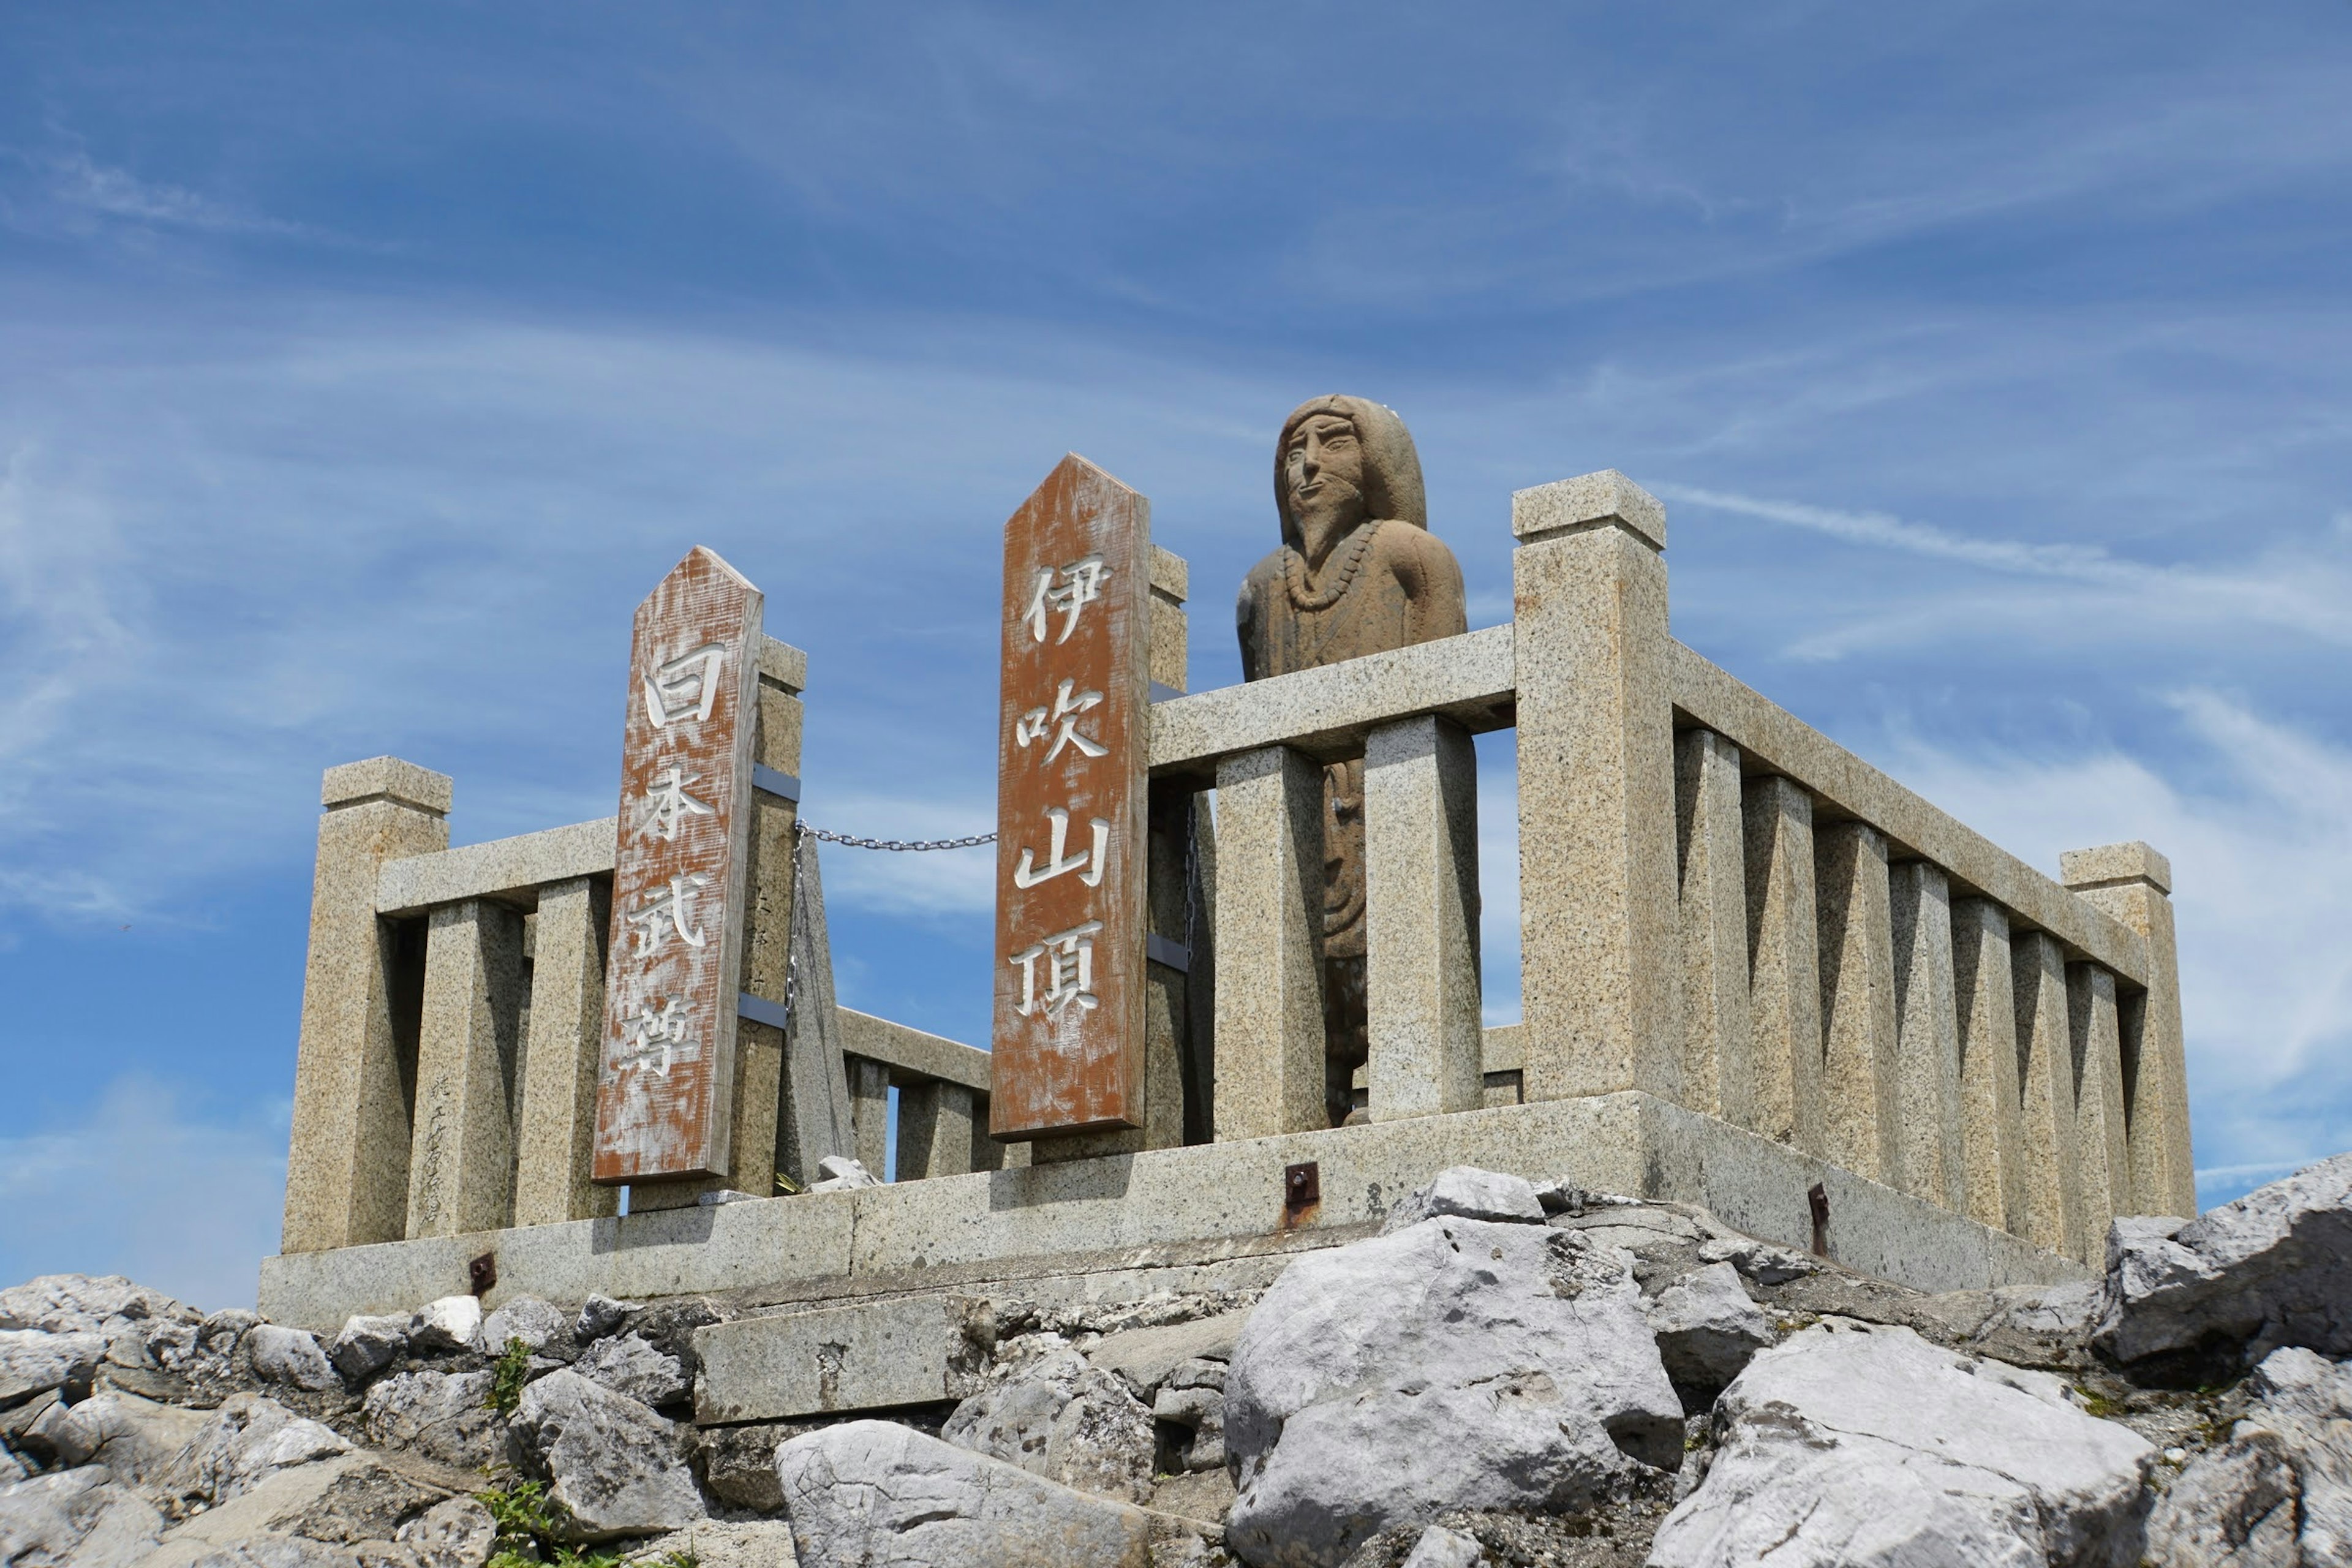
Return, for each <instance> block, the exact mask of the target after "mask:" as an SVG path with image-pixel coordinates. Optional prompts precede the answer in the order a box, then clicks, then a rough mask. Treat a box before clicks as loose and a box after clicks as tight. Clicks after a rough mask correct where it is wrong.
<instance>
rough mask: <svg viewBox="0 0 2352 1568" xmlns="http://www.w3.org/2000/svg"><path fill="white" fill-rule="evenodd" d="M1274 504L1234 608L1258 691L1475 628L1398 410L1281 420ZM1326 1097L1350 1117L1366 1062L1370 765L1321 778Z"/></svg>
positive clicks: (1340, 768)
mask: <svg viewBox="0 0 2352 1568" xmlns="http://www.w3.org/2000/svg"><path fill="white" fill-rule="evenodd" d="M1274 499H1275V505H1276V508H1277V509H1278V510H1280V512H1281V514H1282V547H1281V548H1280V549H1278V550H1276V552H1274V553H1273V554H1271V555H1269V556H1267V557H1266V558H1265V560H1263V561H1261V562H1259V563H1257V564H1256V565H1255V566H1254V567H1252V568H1251V569H1250V574H1249V575H1248V576H1247V577H1246V578H1244V579H1243V581H1242V592H1241V602H1240V604H1239V605H1238V606H1237V619H1238V621H1239V624H1240V632H1241V643H1242V679H1244V680H1262V679H1265V677H1267V676H1269V675H1288V674H1290V673H1291V672H1293V671H1294V670H1301V669H1313V668H1318V667H1319V666H1322V665H1327V664H1337V663H1339V661H1340V660H1341V659H1344V658H1358V657H1360V656H1361V655H1364V654H1368V653H1384V652H1386V651H1387V650H1389V649H1391V648H1398V647H1407V646H1409V645H1411V644H1413V643H1422V642H1430V641H1433V640H1434V639H1435V638H1438V637H1453V636H1454V635H1455V634H1457V633H1460V632H1464V631H1466V630H1468V629H1469V623H1468V620H1467V619H1466V617H1465V612H1464V607H1463V598H1462V568H1461V566H1460V564H1459V563H1456V562H1455V561H1454V552H1452V551H1450V550H1448V549H1446V548H1445V546H1444V544H1442V543H1440V542H1438V540H1437V537H1436V536H1435V535H1434V534H1433V533H1431V532H1430V531H1429V508H1428V503H1427V501H1426V500H1424V499H1423V494H1422V487H1421V458H1420V457H1419V456H1418V455H1417V454H1416V453H1415V452H1414V451H1413V447H1412V436H1411V435H1410V434H1409V433H1408V432H1407V431H1406V430H1405V427H1404V421H1403V420H1402V419H1399V418H1398V417H1397V416H1396V414H1395V412H1394V411H1393V410H1391V409H1389V408H1386V407H1383V406H1382V405H1380V404H1377V403H1370V402H1367V401H1366V400H1364V399H1363V398H1360V397H1339V396H1331V397H1318V398H1315V399H1313V400H1311V401H1309V402H1307V403H1302V404H1300V405H1298V407H1297V408H1296V409H1294V410H1293V411H1292V412H1291V416H1290V417H1289V418H1287V419H1286V420H1284V421H1283V423H1282V439H1281V441H1280V442H1279V443H1278V444H1277V445H1276V447H1275V455H1274ZM1323 834H1324V838H1323V843H1324V910H1323V931H1324V963H1323V1047H1324V1054H1325V1067H1326V1075H1327V1076H1326V1079H1325V1090H1324V1100H1325V1104H1326V1106H1327V1108H1328V1110H1329V1112H1330V1117H1331V1121H1332V1124H1333V1125H1335V1126H1336V1125H1338V1124H1339V1122H1341V1121H1345V1120H1346V1119H1347V1116H1348V1111H1349V1103H1350V1100H1351V1098H1352V1088H1351V1086H1352V1081H1353V1079H1354V1075H1355V1069H1356V1068H1359V1067H1360V1066H1362V1065H1363V1062H1364V1059H1365V1056H1366V1051H1367V1041H1366V1039H1365V1033H1364V1029H1365V1013H1364V1008H1365V992H1364V764H1363V761H1362V759H1361V758H1358V759H1355V760H1353V761H1350V762H1345V763H1332V764H1331V765H1330V766H1329V767H1328V768H1326V769H1325V770H1324V774H1323Z"/></svg>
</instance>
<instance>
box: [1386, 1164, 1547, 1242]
mask: <svg viewBox="0 0 2352 1568" xmlns="http://www.w3.org/2000/svg"><path fill="white" fill-rule="evenodd" d="M1439 1215H1459V1216H1460V1217H1462V1218H1464V1219H1491V1220H1506V1221H1509V1220H1516V1221H1517V1222H1519V1223H1521V1224H1523V1225H1541V1224H1543V1222H1544V1206H1543V1204H1542V1202H1541V1201H1540V1200H1538V1197H1537V1196H1536V1188H1535V1184H1534V1183H1532V1182H1530V1181H1528V1179H1527V1178H1526V1177H1524V1176H1514V1175H1512V1174H1510V1173H1507V1172H1504V1171H1482V1170H1480V1169H1479V1168H1478V1167H1477V1166H1475V1165H1455V1166H1454V1167H1453V1168H1451V1169H1450V1170H1444V1171H1440V1172H1438V1173H1437V1175H1436V1177H1435V1179H1434V1180H1433V1181H1432V1182H1431V1183H1430V1184H1429V1185H1427V1186H1425V1187H1423V1188H1422V1189H1421V1190H1420V1191H1418V1192H1416V1193H1414V1194H1412V1196H1411V1197H1408V1198H1406V1199H1404V1200H1403V1201H1402V1202H1401V1203H1399V1204H1398V1205H1396V1207H1394V1208H1392V1209H1391V1210H1389V1212H1388V1215H1387V1217H1386V1218H1384V1219H1383V1220H1381V1234H1382V1235H1387V1234H1389V1233H1391V1232H1393V1231H1400V1230H1402V1229H1404V1228H1405V1226H1410V1225H1419V1224H1420V1223H1421V1222H1422V1221H1423V1220H1425V1219H1435V1218H1436V1217H1437V1216H1439Z"/></svg>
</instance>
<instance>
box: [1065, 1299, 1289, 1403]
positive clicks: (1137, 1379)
mask: <svg viewBox="0 0 2352 1568" xmlns="http://www.w3.org/2000/svg"><path fill="white" fill-rule="evenodd" d="M1248 1321H1249V1314H1248V1313H1247V1312H1223V1313H1220V1314H1218V1315H1217V1316H1215V1317H1213V1318H1194V1319H1192V1320H1191V1321H1186V1322H1181V1323H1168V1324H1164V1325H1161V1326H1159V1327H1154V1328H1148V1329H1125V1330H1121V1331H1118V1332H1117V1333H1113V1334H1106V1335H1104V1336H1103V1338H1102V1339H1101V1340H1100V1341H1098V1342H1097V1343H1096V1344H1095V1345H1093V1346H1092V1347H1091V1348H1090V1349H1088V1350H1087V1360H1088V1361H1090V1362H1092V1363H1095V1364H1096V1365H1097V1366H1098V1367H1101V1368H1102V1369H1103V1370H1104V1371H1106V1372H1111V1373H1118V1378H1119V1381H1120V1382H1122V1383H1124V1384H1127V1387H1128V1392H1129V1393H1130V1394H1134V1395H1135V1396H1136V1398H1138V1399H1140V1400H1142V1401H1144V1402H1145V1403H1147V1404H1148V1403H1150V1400H1151V1398H1152V1396H1153V1395H1155V1394H1158V1393H1159V1392H1160V1384H1162V1383H1164V1382H1166V1381H1167V1379H1168V1376H1169V1374H1170V1373H1172V1372H1174V1371H1175V1370H1176V1369H1177V1368H1178V1367H1180V1366H1183V1365H1186V1364H1188V1363H1192V1362H1196V1361H1213V1362H1220V1363H1223V1362H1229V1361H1231V1360H1233V1359H1234V1341H1236V1340H1238V1339H1240V1338H1241V1334H1242V1326H1243V1325H1244V1323H1246V1322H1248ZM1220 1386H1223V1385H1222V1384H1220Z"/></svg>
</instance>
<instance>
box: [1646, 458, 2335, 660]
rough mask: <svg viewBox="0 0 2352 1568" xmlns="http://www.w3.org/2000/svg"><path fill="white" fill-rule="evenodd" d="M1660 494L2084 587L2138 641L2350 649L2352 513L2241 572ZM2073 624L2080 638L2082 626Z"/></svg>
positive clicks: (1976, 615)
mask: <svg viewBox="0 0 2352 1568" xmlns="http://www.w3.org/2000/svg"><path fill="white" fill-rule="evenodd" d="M1658 489H1659V493H1660V494H1662V495H1664V496H1666V497H1668V498H1669V499H1672V500H1682V501H1686V502H1689V503H1691V504H1693V505H1697V506H1704V507H1711V508H1715V509H1717V510H1722V511H1727V512H1734V513H1738V514H1739V515H1741V516H1745V517H1756V518H1763V519H1766V520H1769V521H1773V522H1779V523H1785V524H1788V525H1790V526H1791V527H1795V528H1801V529H1806V530H1810V531H1813V532H1816V533H1821V534H1826V535H1828V536H1829V537H1831V538H1832V539H1837V540H1840V541H1843V542H1846V543H1849V544H1858V545H1866V546H1873V547H1876V548H1880V549H1885V550H1894V551H1899V552H1903V553H1906V554H1909V555H1917V556H1924V557H1927V558H1928V559H1930V560H1937V561H1948V562H1951V563H1957V564H1960V565H1967V566H1975V567H1980V568H1982V569H1984V570H1986V571H1989V572H1994V573H2000V574H2009V575H2013V576H2022V577H2031V578H2042V579H2047V580H2050V581H2053V582H2057V583H2063V584H2079V585H2080V586H2082V587H2084V588H2087V589H2092V590H2095V591H2096V592H2095V594H2093V595H2082V596H2077V599H2076V602H2075V605H2074V607H2075V608H2077V609H2084V608H2099V607H2104V609H2105V612H2106V614H2107V616H2108V617H2110V618H2111V619H2113V620H2116V621H2121V622H2125V623H2128V624H2129V625H2131V626H2137V628H2139V635H2140V636H2141V637H2177V636H2178V635H2179V632H2180V631H2181V630H2182V629H2183V628H2184V627H2185V626H2189V625H2199V624H2201V625H2205V626H2216V627H2225V628H2228V629H2229V630H2231V633H2232V634H2233V635H2234V634H2235V633H2236V632H2238V631H2241V630H2242V628H2244V627H2245V626H2248V625H2260V626H2271V627H2274V628H2277V629H2279V630H2283V631H2287V632H2293V633H2296V634H2300V635H2301V636H2304V637H2310V638H2313V639H2315V640H2317V641H2320V642H2323V643H2326V644H2330V645H2335V646H2339V647H2340V646H2344V645H2347V644H2352V518H2347V519H2343V520H2339V521H2337V522H2336V524H2335V525H2334V526H2332V527H2330V528H2328V529H2326V531H2322V532H2320V533H2319V534H2318V535H2317V536H2316V537H2304V538H2289V539H2286V540H2282V541H2278V542H2273V543H2272V544H2270V545H2268V546H2266V547H2265V548H2263V550H2261V551H2259V552H2256V554H2255V555H2254V556H2253V558H2252V560H2251V561H2248V562H2247V563H2245V564H2243V565H2242V566H2239V567H2235V568H2224V567H2214V566H2152V565H2148V564H2147V563H2142V562H2137V561H2131V560H2126V559H2123V558H2119V557H2117V556H2116V555H2115V554H2113V553H2112V552H2109V551H2108V550H2107V549H2105V547H2104V546H2099V545H2083V544H2034V543H2028V542H2022V541H2018V540H2009V539H1999V538H1990V537H1984V536H1980V535H1971V534H1965V533H1958V532H1955V531H1950V530H1948V529H1944V528H1938V527H1937V526H1935V525H1933V524H1930V523H1923V522H1916V521H1907V520H1906V519H1903V518H1900V517H1896V516H1895V515H1893V514H1891V513H1888V512H1883V511H1849V510H1841V509H1838V508H1834V507H1825V506H1818V505H1813V504H1811V503H1808V502H1802V501H1790V500H1769V499H1764V498H1759V497H1756V496H1747V495H1738V494H1733V493H1729V492H1726V491H1723V490H1715V489H1704V488H1701V487H1698V486H1693V485H1678V484H1662V485H1660V486H1659V487H1658ZM1955 597H1956V600H1957V601H1958V602H1957V603H1956V604H1955V605H1953V606H1950V607H1951V608H1952V609H1954V610H1955V611H1957V612H1958V614H1960V615H1964V616H1966V617H1968V618H1969V619H1971V620H1975V621H1978V622H1979V623H1980V622H1981V621H1982V620H1984V619H1986V618H1999V619H2003V620H2009V619H2014V618H2031V619H2034V620H2039V621H2042V622H2044V623H2045V624H2049V623H2050V619H2051V617H2050V614H2049V612H2050V608H2051V606H2050V605H2049V604H2048V602H2047V601H2046V600H2042V599H2034V600H2020V599H2017V598H2014V597H2011V598H2007V599H2002V598H1999V597H1992V598H1987V597H1981V596H1976V595H1968V594H1966V593H1965V591H1963V593H1962V594H1961V595H1956V596H1955ZM1922 610H1923V606H1922V605H1919V604H1908V605H1904V606H1903V608H1902V609H1901V610H1900V612H1898V613H1896V614H1894V615H1889V616H1880V617H1873V618H1869V619H1865V620H1863V621H1859V622H1855V623H1853V624H1849V625H1847V626H1842V627H1839V628H1836V629H1834V630H1832V631H1828V632H1823V633H1817V634H1814V635H1811V636H1808V637H1803V638H1801V639H1800V640H1799V641H1798V642H1796V643H1795V644H1794V645H1793V647H1792V648H1791V651H1792V652H1794V653H1796V654H1797V655H1799V656H1800V657H1805V658H1839V657H1842V656H1843V655H1845V654H1847V653H1851V652H1853V651H1854V650H1855V649H1856V648H1859V647H1865V646H1869V645H1872V644H1875V643H1884V642H1887V641H1893V640H1900V639H1902V638H1904V637H1920V636H1933V635H1934V634H1935V629H1936V628H1937V626H1938V625H1939V619H1940V617H1938V616H1937V615H1936V613H1935V610H1934V607H1933V605H1932V601H1931V602H1930V604H1929V605H1927V606H1926V610H1927V613H1926V614H1924V615H1923V613H1922ZM1945 629H1948V627H1947V628H1945ZM2074 630H2075V631H2076V633H2077V634H2079V632H2080V626H2079V625H2077V626H2075V627H2074ZM2100 630H2101V635H2103V636H2112V635H2114V633H2115V630H2116V628H2115V627H2114V626H2111V625H2107V624H2105V623H2103V624H2102V626H2101V628H2100Z"/></svg>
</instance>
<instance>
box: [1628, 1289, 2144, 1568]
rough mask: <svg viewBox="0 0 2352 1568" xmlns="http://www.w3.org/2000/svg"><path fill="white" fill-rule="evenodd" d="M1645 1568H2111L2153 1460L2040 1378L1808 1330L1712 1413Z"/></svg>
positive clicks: (2124, 1546) (1881, 1340) (1860, 1328)
mask: <svg viewBox="0 0 2352 1568" xmlns="http://www.w3.org/2000/svg"><path fill="white" fill-rule="evenodd" d="M1715 1419H1716V1426H1717V1434H1718V1436H1719V1438H1720V1447H1719V1448H1718V1450H1717V1454H1716V1456H1715V1459H1714V1462H1713V1464H1712V1466H1711V1467H1710V1468H1709V1469H1708V1470H1707V1473H1706V1480H1705V1481H1703V1482H1702V1483H1701V1484H1700V1485H1699V1487H1698V1488H1697V1489H1696V1490H1695V1491H1693V1492H1692V1493H1691V1495H1690V1496H1689V1497H1687V1498H1685V1500H1683V1501H1682V1503H1681V1504H1680V1505H1679V1506H1678V1507H1676V1508H1675V1510H1674V1512H1673V1513H1672V1514H1670V1515H1668V1516H1667V1519H1666V1521H1665V1522H1664V1524H1663V1525H1661V1526H1660V1527H1659V1530H1658V1534H1657V1538H1656V1540H1655V1542H1654V1543H1653V1546H1652V1548H1651V1558H1650V1561H1651V1563H1652V1564H1653V1565H1654V1568H1735V1565H1738V1568H1747V1565H1748V1564H1754V1563H1766V1562H1769V1563H1771V1564H1772V1565H1773V1568H1943V1565H1949V1568H1976V1565H1979V1564H1986V1565H1990V1564H2001V1565H2004V1568H2006V1565H2015V1568H2028V1565H2032V1568H2041V1565H2044V1564H2061V1563H2063V1564H2067V1565H2069V1568H2129V1565H2130V1564H2132V1563H2137V1561H2138V1543H2139V1539H2140V1537H2139V1523H2140V1510H2141V1508H2142V1506H2143V1496H2142V1484H2143V1481H2144V1479H2145V1478H2146V1476H2147V1471H2148V1468H2149V1465H2150V1462H2151V1460H2152V1459H2153V1458H2154V1452H2155V1451H2154V1449H2153V1448H2151V1447H2150V1446H2149V1445H2148V1444H2147V1441H2146V1440H2145V1439H2143V1438H2141V1437H2140V1436H2138V1435H2137V1433H2134V1432H2132V1431H2130V1430H2129V1429H2128V1428H2126V1427H2123V1426H2116V1425H2115V1424H2114V1423H2112V1422H2107V1421H2101V1420H2098V1419H2096V1418H2095V1417H2094V1416H2091V1415H2085V1414H2084V1413H2083V1412H2082V1411H2081V1410H2080V1409H2078V1408H2076V1406H2075V1405H2074V1403H2073V1402H2072V1400H2071V1399H2070V1398H2069V1396H2068V1391H2067V1389H2066V1386H2065V1384H2063V1383H2061V1382H2060V1381H2059V1380H2058V1379H2056V1378H2054V1377H2051V1376H2048V1375H2046V1374H2044V1373H2031V1372H2021V1371H2018V1370H2016V1369H2014V1368H2011V1367H2008V1366H2005V1365H2003V1364H2001V1363H1999V1362H1992V1361H1979V1360H1976V1359H1974V1358H1972V1357H1969V1356H1964V1355H1959V1354H1957V1353H1955V1352H1950V1351H1946V1350H1941V1349H1938V1348H1937V1347H1936V1346H1934V1345H1931V1344H1929V1343H1927V1342H1926V1341H1925V1340H1922V1339H1920V1338H1919V1337H1918V1336H1917V1335H1916V1334H1915V1333H1913V1332H1912V1331H1910V1330H1908V1329H1899V1328H1885V1327H1877V1328H1874V1327H1870V1326H1868V1325H1865V1324H1862V1323H1857V1322H1853V1321H1849V1320H1843V1319H1828V1320H1824V1321H1822V1323H1821V1324H1819V1325H1817V1326H1816V1327H1813V1328H1811V1329H1807V1330H1805V1331H1802V1332H1801V1333H1798V1334H1795V1335H1793V1336H1791V1337H1790V1339H1789V1341H1788V1342H1786V1343H1784V1344H1782V1345H1780V1346H1779V1347H1778V1348H1776V1349H1772V1350H1768V1351H1764V1352H1760V1353H1759V1354H1758V1355H1757V1357H1756V1358H1755V1359H1754V1360H1753V1361H1751V1362H1750V1363H1748V1370H1747V1371H1745V1372H1743V1373H1740V1374H1739V1376H1738V1379H1737V1380H1736V1381H1735V1382H1734V1383H1733V1384H1731V1386H1730V1387H1729V1388H1727V1389H1726V1390H1724V1393H1723V1396H1722V1398H1721V1399H1720V1400H1718V1401H1717V1405H1716V1416H1715Z"/></svg>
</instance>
